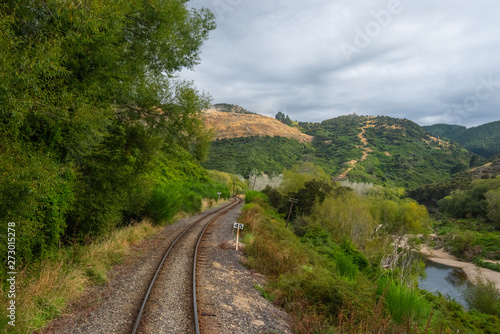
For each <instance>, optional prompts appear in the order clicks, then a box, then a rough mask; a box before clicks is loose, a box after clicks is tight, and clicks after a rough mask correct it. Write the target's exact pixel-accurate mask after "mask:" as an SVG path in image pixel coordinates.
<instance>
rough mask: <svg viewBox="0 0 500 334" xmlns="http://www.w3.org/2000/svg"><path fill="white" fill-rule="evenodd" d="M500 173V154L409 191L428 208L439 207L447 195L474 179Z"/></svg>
mask: <svg viewBox="0 0 500 334" xmlns="http://www.w3.org/2000/svg"><path fill="white" fill-rule="evenodd" d="M499 175H500V155H498V156H496V157H494V158H492V159H490V160H489V161H488V162H487V163H485V164H484V165H481V166H478V167H474V168H470V169H468V170H466V171H463V172H461V173H457V174H455V175H453V176H452V177H451V178H450V179H448V180H443V181H441V182H437V183H434V184H428V185H423V186H420V187H418V188H416V189H413V190H411V191H409V192H408V193H407V196H408V197H411V198H413V199H415V200H417V201H418V202H419V203H420V204H424V205H425V206H427V207H428V208H437V203H438V201H439V200H440V199H442V198H444V197H445V196H448V195H451V194H452V193H454V192H455V191H457V190H466V189H468V188H469V187H470V185H471V183H472V182H473V181H474V180H480V179H494V178H496V177H498V176H499Z"/></svg>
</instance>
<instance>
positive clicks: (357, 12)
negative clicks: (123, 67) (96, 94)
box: [180, 0, 500, 126]
mask: <svg viewBox="0 0 500 334" xmlns="http://www.w3.org/2000/svg"><path fill="white" fill-rule="evenodd" d="M394 1H396V2H397V0H387V1H385V0H384V1H382V0H377V1H369V0H363V1H357V2H353V1H347V0H340V1H329V0H312V1H308V2H305V1H299V0H288V1H284V0H280V1H272V2H270V1H263V0H253V1H250V0H209V1H202V0H196V1H191V2H190V4H191V5H193V6H195V7H200V6H205V7H208V8H210V9H211V10H212V11H213V12H214V13H215V14H216V15H218V18H217V24H218V28H217V30H216V31H214V32H213V33H212V34H211V36H210V39H209V40H208V41H207V42H206V43H205V45H204V47H203V49H202V53H201V64H200V65H198V66H197V67H196V68H195V70H194V71H192V72H191V71H185V72H182V73H181V74H180V76H181V77H183V78H187V79H192V80H193V81H194V82H195V85H196V86H197V87H198V88H199V89H201V90H205V91H208V92H210V93H211V95H212V96H213V99H214V102H227V103H234V104H238V105H241V106H243V107H245V108H247V109H249V110H252V111H254V112H257V113H260V114H265V115H269V116H274V115H275V114H276V112H277V111H278V110H281V111H285V112H287V113H288V114H289V115H290V117H291V118H292V119H296V120H300V121H321V120H324V119H326V118H331V117H336V116H339V115H342V114H349V113H352V112H356V113H358V114H364V115H388V116H393V117H404V118H408V119H411V120H414V121H416V122H418V123H419V124H431V123H434V122H435V121H436V122H447V123H458V124H463V125H467V126H473V125H478V124H481V123H484V122H489V121H494V120H498V119H499V117H498V110H499V106H500V85H499V86H498V87H494V91H493V92H492V93H491V94H490V96H489V97H488V98H487V99H484V100H481V101H479V102H480V103H479V104H478V105H477V106H475V107H476V108H474V110H470V111H468V112H466V113H464V112H462V113H460V112H459V111H457V109H456V105H457V104H458V105H460V104H463V103H464V101H465V100H466V99H467V98H468V97H470V96H472V97H474V96H475V94H476V93H475V91H476V88H477V86H478V85H479V84H480V80H481V78H484V77H485V78H488V76H490V75H494V76H495V80H497V81H500V63H499V62H498V59H500V43H498V41H497V40H498V36H499V35H500V20H499V14H498V13H500V3H498V2H497V1H491V0H478V1H474V2H471V1H465V0H453V1H452V0H442V1H439V2H436V1H431V0H420V1H410V0H400V7H401V10H400V11H399V12H398V13H397V14H393V15H391V17H390V20H389V22H388V23H387V22H386V23H384V21H380V22H382V23H384V24H382V23H379V25H380V31H377V30H376V29H375V30H366V29H369V28H370V27H371V28H373V27H375V28H376V25H375V24H374V22H377V15H384V14H383V13H386V12H387V10H388V8H389V6H390V4H391V3H392V2H394ZM374 13H379V14H374ZM380 13H382V14H380ZM379 20H381V19H380V17H379ZM382 20H383V17H382ZM358 29H359V30H361V31H363V33H362V34H365V35H367V31H368V32H369V34H371V36H372V37H370V36H368V37H369V43H367V45H360V44H359V43H358V46H356V44H355V42H356V36H357V34H359V30H358ZM342 43H344V44H350V45H353V46H355V47H356V48H357V49H358V51H359V52H357V53H354V54H352V57H351V59H349V60H348V59H346V57H345V54H344V52H343V51H342V49H341V45H343V44H342ZM359 46H362V47H359ZM483 95H485V94H483ZM468 101H469V102H470V101H472V100H471V99H469V100H468ZM454 108H455V109H454ZM469 109H471V108H469Z"/></svg>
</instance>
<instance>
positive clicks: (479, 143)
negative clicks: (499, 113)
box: [423, 121, 500, 158]
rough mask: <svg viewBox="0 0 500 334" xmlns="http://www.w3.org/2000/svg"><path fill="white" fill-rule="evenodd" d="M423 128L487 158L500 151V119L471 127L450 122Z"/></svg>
mask: <svg viewBox="0 0 500 334" xmlns="http://www.w3.org/2000/svg"><path fill="white" fill-rule="evenodd" d="M423 128H424V129H425V130H426V131H427V132H429V133H431V134H432V135H434V136H439V137H442V138H449V139H452V140H454V141H456V142H457V143H459V144H461V145H462V146H464V147H465V148H467V149H468V150H469V151H471V152H474V153H476V154H478V155H480V156H482V157H485V158H490V157H492V156H494V155H496V154H498V153H500V121H496V122H491V123H487V124H483V125H480V126H476V127H473V128H469V129H467V128H466V127H463V126H459V125H449V124H435V125H431V126H424V127H423Z"/></svg>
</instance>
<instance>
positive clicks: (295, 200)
mask: <svg viewBox="0 0 500 334" xmlns="http://www.w3.org/2000/svg"><path fill="white" fill-rule="evenodd" d="M289 201H290V211H288V217H287V218H286V227H285V228H288V221H289V220H290V215H291V214H292V208H293V203H298V202H299V200H297V199H295V198H290V199H289Z"/></svg>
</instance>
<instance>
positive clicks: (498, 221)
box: [484, 188, 500, 229]
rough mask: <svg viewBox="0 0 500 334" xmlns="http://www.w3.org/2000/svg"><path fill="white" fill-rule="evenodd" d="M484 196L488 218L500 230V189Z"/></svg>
mask: <svg viewBox="0 0 500 334" xmlns="http://www.w3.org/2000/svg"><path fill="white" fill-rule="evenodd" d="M484 196H485V197H486V203H487V207H486V211H487V212H488V218H489V219H490V220H491V221H492V222H493V223H494V224H495V226H496V228H497V229H498V228H500V188H499V189H496V190H490V191H488V192H487V193H486V194H485V195H484Z"/></svg>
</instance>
